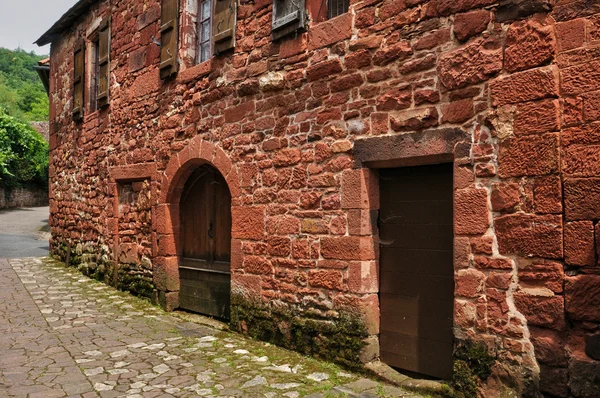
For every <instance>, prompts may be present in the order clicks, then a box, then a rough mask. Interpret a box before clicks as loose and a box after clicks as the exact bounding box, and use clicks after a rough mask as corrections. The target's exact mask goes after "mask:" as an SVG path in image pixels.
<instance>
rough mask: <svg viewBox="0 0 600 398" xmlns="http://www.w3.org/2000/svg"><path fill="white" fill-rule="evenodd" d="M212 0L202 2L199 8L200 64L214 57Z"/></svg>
mask: <svg viewBox="0 0 600 398" xmlns="http://www.w3.org/2000/svg"><path fill="white" fill-rule="evenodd" d="M211 4H212V0H200V5H199V6H198V30H197V32H198V51H197V54H198V63H200V62H204V61H208V60H209V59H210V57H211V56H212V48H211V47H212V45H211V44H212V43H211V42H212V40H211V39H212V35H211V30H212V29H211V23H212V7H211Z"/></svg>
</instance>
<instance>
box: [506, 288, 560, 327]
mask: <svg viewBox="0 0 600 398" xmlns="http://www.w3.org/2000/svg"><path fill="white" fill-rule="evenodd" d="M513 298H514V301H515V306H516V307H517V310H519V312H520V313H521V314H523V315H524V316H525V318H526V319H527V324H528V325H534V326H543V327H548V328H551V329H557V330H563V329H564V328H565V326H566V324H565V304H564V299H563V297H562V296H534V295H531V294H527V293H523V292H515V293H514V295H513Z"/></svg>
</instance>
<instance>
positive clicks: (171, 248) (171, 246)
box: [157, 234, 179, 257]
mask: <svg viewBox="0 0 600 398" xmlns="http://www.w3.org/2000/svg"><path fill="white" fill-rule="evenodd" d="M178 240H179V234H169V235H161V234H158V235H157V241H158V242H157V243H158V245H157V246H158V255H159V256H164V257H170V256H177V255H179V248H178V244H177V243H178Z"/></svg>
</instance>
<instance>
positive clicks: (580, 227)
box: [564, 221, 596, 266]
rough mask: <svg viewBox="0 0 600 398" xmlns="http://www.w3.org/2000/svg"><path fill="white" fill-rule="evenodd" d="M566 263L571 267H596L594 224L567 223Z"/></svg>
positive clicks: (582, 222)
mask: <svg viewBox="0 0 600 398" xmlns="http://www.w3.org/2000/svg"><path fill="white" fill-rule="evenodd" d="M564 245H565V263H567V264H570V265H590V266H592V265H596V250H595V246H594V223H592V222H591V221H573V222H568V223H565V232H564Z"/></svg>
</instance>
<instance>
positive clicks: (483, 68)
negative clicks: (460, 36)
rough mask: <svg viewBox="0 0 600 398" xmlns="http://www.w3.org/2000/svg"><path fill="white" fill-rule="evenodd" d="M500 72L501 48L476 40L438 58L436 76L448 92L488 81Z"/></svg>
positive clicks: (482, 40) (486, 41) (492, 43)
mask: <svg viewBox="0 0 600 398" xmlns="http://www.w3.org/2000/svg"><path fill="white" fill-rule="evenodd" d="M500 70H502V46H501V45H500V43H497V42H495V41H494V40H493V39H478V40H475V41H473V42H470V43H468V44H466V45H465V46H463V47H461V48H459V49H457V50H454V51H451V52H448V53H445V54H443V55H441V56H440V57H439V61H438V76H439V79H440V82H441V83H442V84H443V85H444V87H446V88H447V89H449V90H454V89H457V88H460V87H465V86H468V85H471V84H475V83H480V82H483V81H486V80H488V79H489V78H490V77H492V76H494V75H495V74H496V73H498V72H499V71H500Z"/></svg>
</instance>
